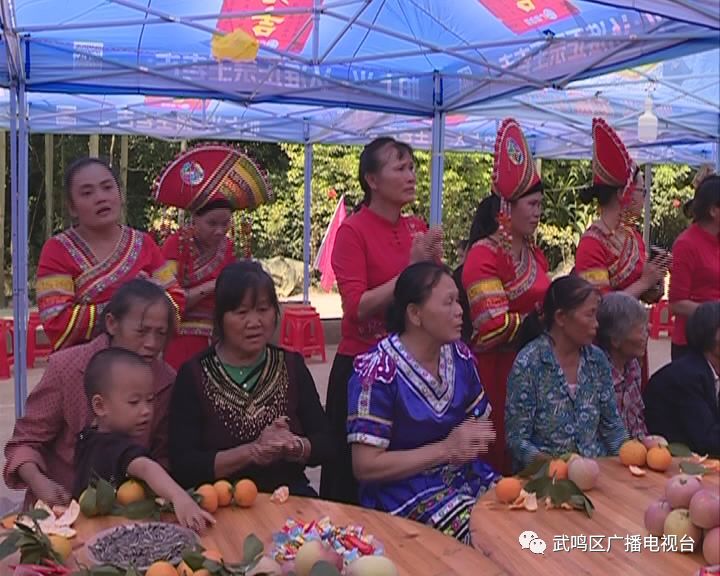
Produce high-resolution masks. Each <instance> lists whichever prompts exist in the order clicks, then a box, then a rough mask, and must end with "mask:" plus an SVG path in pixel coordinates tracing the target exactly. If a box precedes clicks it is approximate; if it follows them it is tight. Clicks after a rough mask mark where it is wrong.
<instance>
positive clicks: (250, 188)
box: [153, 144, 273, 213]
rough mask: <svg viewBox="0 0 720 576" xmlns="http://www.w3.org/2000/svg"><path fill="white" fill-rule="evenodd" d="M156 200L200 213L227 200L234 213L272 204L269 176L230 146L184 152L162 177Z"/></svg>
mask: <svg viewBox="0 0 720 576" xmlns="http://www.w3.org/2000/svg"><path fill="white" fill-rule="evenodd" d="M153 197H154V199H155V200H156V201H157V202H159V203H160V204H164V205H166V206H174V207H176V208H181V209H183V210H188V211H190V212H193V213H195V212H197V211H198V210H200V209H202V208H203V207H204V206H206V205H207V204H209V203H211V202H214V201H217V200H225V201H226V202H227V203H228V204H229V205H230V208H232V209H233V210H246V209H253V208H257V207H258V206H259V205H261V204H264V203H266V202H272V200H273V193H272V189H271V187H270V183H269V181H268V179H267V177H266V175H265V174H264V173H263V172H262V170H260V168H259V167H258V165H257V164H256V163H255V162H253V161H252V160H251V159H250V158H249V157H248V156H247V155H246V154H244V153H243V152H241V151H240V150H236V149H235V148H232V147H230V146H223V145H221V144H207V145H203V146H199V147H197V148H193V149H192V150H188V151H186V152H183V153H182V154H180V156H178V157H177V158H176V159H175V160H173V161H172V162H171V163H170V164H168V166H167V167H166V168H165V170H164V171H163V172H162V174H161V175H160V177H159V178H158V180H157V182H156V184H155V187H154V190H153Z"/></svg>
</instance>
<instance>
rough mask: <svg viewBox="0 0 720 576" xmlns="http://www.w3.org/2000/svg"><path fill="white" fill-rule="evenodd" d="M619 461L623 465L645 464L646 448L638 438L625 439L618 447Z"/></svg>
mask: <svg viewBox="0 0 720 576" xmlns="http://www.w3.org/2000/svg"><path fill="white" fill-rule="evenodd" d="M620 462H622V463H623V464H624V465H625V466H645V464H646V463H647V448H645V446H644V445H643V443H642V442H640V440H626V441H625V442H624V443H623V445H622V446H621V447H620Z"/></svg>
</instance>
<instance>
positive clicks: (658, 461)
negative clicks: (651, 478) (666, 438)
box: [647, 446, 672, 472]
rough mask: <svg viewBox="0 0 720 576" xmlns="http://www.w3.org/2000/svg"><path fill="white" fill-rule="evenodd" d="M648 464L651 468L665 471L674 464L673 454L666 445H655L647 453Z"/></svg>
mask: <svg viewBox="0 0 720 576" xmlns="http://www.w3.org/2000/svg"><path fill="white" fill-rule="evenodd" d="M647 465H648V466H649V467H650V469H651V470H656V471H658V472H665V470H667V469H668V468H670V466H671V465H672V454H670V450H668V449H667V448H665V446H654V447H653V448H650V450H648V453H647Z"/></svg>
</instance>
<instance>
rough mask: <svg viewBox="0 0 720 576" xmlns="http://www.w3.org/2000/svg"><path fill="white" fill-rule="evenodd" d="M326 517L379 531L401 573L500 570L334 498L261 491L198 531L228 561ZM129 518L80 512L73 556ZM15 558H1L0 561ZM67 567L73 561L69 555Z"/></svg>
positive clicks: (0, 569)
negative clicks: (297, 524)
mask: <svg viewBox="0 0 720 576" xmlns="http://www.w3.org/2000/svg"><path fill="white" fill-rule="evenodd" d="M325 516H327V517H329V518H330V520H331V521H332V522H333V524H335V525H336V526H344V525H347V524H359V525H361V526H363V527H364V528H365V530H366V531H367V533H368V534H372V535H373V536H375V537H377V538H378V539H379V540H380V541H381V542H382V544H383V546H384V547H385V555H386V556H387V557H388V558H390V559H391V560H393V562H394V563H395V565H396V566H397V568H398V570H399V572H400V574H402V575H404V576H455V575H457V576H467V575H470V574H483V575H485V576H500V575H502V574H504V572H503V571H502V570H500V569H499V568H498V567H497V566H495V565H494V564H493V563H492V562H491V561H490V560H488V559H486V558H485V557H484V556H483V555H482V554H481V553H480V552H478V551H477V550H474V549H473V548H472V547H470V546H466V545H464V544H462V543H460V542H458V541H457V540H454V539H452V538H450V537H448V536H445V535H443V534H441V533H440V532H438V531H436V530H433V529H432V528H429V527H427V526H424V525H422V524H418V523H416V522H411V521H409V520H405V519H403V518H398V517H395V516H390V515H389V514H384V513H382V512H375V511H373V510H366V509H363V508H357V507H354V506H346V505H342V504H336V503H334V502H326V501H323V500H315V499H310V498H296V497H290V498H289V499H288V501H287V502H285V503H283V504H276V503H273V502H270V497H269V495H267V494H260V495H259V496H258V499H257V501H256V503H255V505H254V506H253V507H252V508H246V509H241V508H222V509H220V510H218V512H216V514H215V518H216V520H217V524H216V525H215V526H214V527H212V528H210V529H209V530H208V531H207V532H206V533H205V534H204V535H203V536H202V537H201V543H202V545H203V546H204V547H205V548H208V549H216V550H219V551H220V553H221V554H222V555H223V558H224V559H225V560H226V561H228V562H239V561H240V560H241V559H242V543H243V541H244V539H245V537H246V536H248V535H249V534H252V533H254V534H255V535H256V536H257V537H258V538H260V540H262V542H263V544H265V551H266V553H269V552H271V550H272V534H273V533H274V532H277V531H279V530H280V529H281V528H282V526H283V525H284V524H285V521H286V520H287V519H288V518H294V519H296V520H298V521H302V522H310V521H312V520H320V519H322V518H323V517H325ZM126 522H129V521H128V520H126V519H124V518H118V517H103V518H93V519H86V518H83V517H81V518H79V519H78V520H77V522H76V523H75V525H74V528H75V529H76V530H77V536H76V538H75V539H73V546H74V552H73V554H74V556H75V558H76V560H78V561H80V562H82V563H87V556H86V553H85V548H84V542H86V541H87V540H89V539H90V537H92V536H93V535H94V534H96V533H97V532H99V531H101V530H105V529H106V528H110V527H112V526H115V525H118V524H122V523H126ZM16 562H17V557H16V556H13V557H12V561H9V562H8V561H5V562H3V563H0V574H5V573H6V572H4V567H5V566H7V565H8V564H13V563H16ZM68 565H69V566H70V567H74V566H75V564H74V563H73V561H72V560H70V561H68Z"/></svg>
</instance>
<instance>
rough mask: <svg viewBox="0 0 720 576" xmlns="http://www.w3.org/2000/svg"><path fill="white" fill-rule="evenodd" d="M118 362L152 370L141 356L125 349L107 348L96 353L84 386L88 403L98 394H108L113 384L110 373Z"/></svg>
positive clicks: (87, 368)
mask: <svg viewBox="0 0 720 576" xmlns="http://www.w3.org/2000/svg"><path fill="white" fill-rule="evenodd" d="M118 362H124V363H126V364H134V365H137V366H144V367H146V368H148V369H149V368H150V367H149V366H148V363H147V362H146V361H145V359H144V358H143V357H142V356H140V355H139V354H137V353H135V352H132V351H131V350H126V349H125V348H105V349H104V350H100V351H99V352H96V353H95V355H94V356H93V357H92V358H91V359H90V362H88V365H87V366H86V367H85V376H84V378H83V384H84V385H85V395H86V396H87V398H88V401H91V400H92V397H93V396H95V395H96V394H100V395H103V394H107V392H108V391H109V390H110V389H111V386H112V384H113V382H112V379H111V378H110V371H111V370H112V368H113V366H114V365H115V364H117V363H118Z"/></svg>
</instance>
